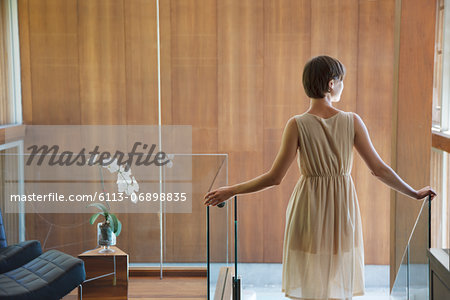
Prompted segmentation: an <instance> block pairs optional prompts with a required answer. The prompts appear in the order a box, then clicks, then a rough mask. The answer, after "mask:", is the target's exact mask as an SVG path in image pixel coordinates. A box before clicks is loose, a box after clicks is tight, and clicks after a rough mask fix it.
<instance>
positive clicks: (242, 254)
mask: <svg viewBox="0 0 450 300" xmlns="http://www.w3.org/2000/svg"><path fill="white" fill-rule="evenodd" d="M217 3H218V8H217V11H218V16H217V22H218V24H217V26H218V37H217V38H218V74H217V80H218V105H219V106H218V109H219V111H218V143H219V146H218V149H219V152H220V153H228V154H229V160H228V162H229V166H228V168H229V184H230V185H231V184H235V183H237V182H241V181H246V180H249V179H251V178H253V177H255V176H258V175H260V174H262V173H263V171H266V170H264V169H263V160H262V150H261V149H263V105H262V102H263V3H262V2H255V1H237V0H236V1H227V2H224V1H217ZM263 196H264V194H261V193H258V194H254V195H240V196H238V202H239V203H238V213H239V215H238V219H239V224H240V225H239V233H238V236H239V244H238V247H239V249H238V258H239V261H260V260H262V259H263V257H262V253H263V230H260V229H258V228H261V227H262V226H263V224H262V221H263V220H262V205H261V198H262V197H263ZM255 199H256V200H255ZM230 202H231V201H230ZM230 204H231V203H230ZM229 218H230V220H229V221H230V224H232V222H233V221H232V220H233V219H234V213H231V215H230V216H229ZM230 229H231V230H232V231H233V232H234V227H233V226H232V227H231V228H230ZM232 238H234V235H233V236H232ZM231 255H232V256H233V257H234V251H232V252H231Z"/></svg>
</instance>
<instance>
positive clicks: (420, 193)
mask: <svg viewBox="0 0 450 300" xmlns="http://www.w3.org/2000/svg"><path fill="white" fill-rule="evenodd" d="M416 194H417V196H416V199H417V200H420V199H422V198H425V197H427V196H431V200H433V198H434V197H436V192H435V191H434V190H433V189H432V188H431V187H430V186H426V187H424V188H421V189H420V190H417V191H416Z"/></svg>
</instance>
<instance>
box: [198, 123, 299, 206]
mask: <svg viewBox="0 0 450 300" xmlns="http://www.w3.org/2000/svg"><path fill="white" fill-rule="evenodd" d="M297 147H298V129H297V121H296V120H295V117H292V118H290V119H289V120H288V122H287V123H286V126H285V128H284V131H283V136H282V138H281V146H280V149H279V151H278V154H277V157H276V158H275V160H274V162H273V164H272V167H271V169H270V170H269V171H268V172H266V173H264V174H262V175H260V176H258V177H255V178H253V179H251V180H248V181H245V182H242V183H238V184H235V185H232V186H225V187H221V188H218V189H217V190H214V191H211V192H209V193H207V194H206V195H205V198H204V199H205V202H204V204H205V205H212V206H216V205H217V204H219V203H221V202H224V201H226V200H228V199H230V198H231V197H233V196H234V195H238V194H247V193H253V192H257V191H260V190H263V189H266V188H269V187H271V186H274V185H278V184H280V183H281V181H282V180H283V178H284V176H285V175H286V172H287V170H288V169H289V166H290V165H291V163H292V161H293V160H294V158H295V155H296V154H297Z"/></svg>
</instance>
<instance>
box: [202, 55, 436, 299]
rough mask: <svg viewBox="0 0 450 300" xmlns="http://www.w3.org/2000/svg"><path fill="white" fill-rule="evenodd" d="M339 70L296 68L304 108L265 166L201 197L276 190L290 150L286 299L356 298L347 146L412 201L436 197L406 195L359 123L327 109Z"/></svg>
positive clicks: (359, 247)
mask: <svg viewBox="0 0 450 300" xmlns="http://www.w3.org/2000/svg"><path fill="white" fill-rule="evenodd" d="M344 77H345V67H344V66H343V65H342V64H341V62H339V61H338V60H337V59H334V58H332V57H329V56H317V57H314V58H312V59H311V60H309V61H308V62H307V63H306V65H305V67H304V70H303V86H304V89H305V92H306V94H307V95H308V97H309V98H310V107H309V109H308V110H307V111H306V112H305V113H303V114H301V115H296V116H293V117H291V118H290V119H289V120H288V122H287V124H286V127H285V129H284V132H283V136H282V142H281V148H280V150H279V152H278V154H277V157H276V159H275V161H274V163H273V165H272V168H271V169H270V170H269V171H268V172H266V173H264V174H262V175H260V176H258V177H256V178H254V179H252V180H249V181H246V182H243V183H239V184H235V185H232V186H226V187H221V188H219V189H217V190H214V191H211V192H209V193H207V194H206V195H205V205H212V206H216V205H217V204H219V203H221V202H224V201H226V200H227V199H229V198H231V197H233V196H234V195H238V194H245V193H251V192H256V191H259V190H262V189H265V188H267V187H270V186H273V185H279V184H280V183H281V181H282V180H283V178H284V176H285V174H286V172H287V170H288V168H289V166H290V165H291V163H292V161H293V160H294V158H295V156H296V154H297V151H298V152H299V156H298V165H299V168H300V172H301V174H302V175H301V176H300V179H299V180H298V182H297V184H296V186H295V188H294V191H293V193H292V195H291V198H290V200H289V204H288V207H287V209H286V227H285V233H284V244H283V281H282V291H283V292H284V293H285V295H286V297H289V298H292V299H350V298H351V297H353V296H359V295H363V294H364V247H363V239H362V229H361V218H360V212H359V206H358V200H357V196H356V191H355V188H354V185H353V181H352V177H351V175H350V172H351V167H352V160H353V157H352V153H353V151H352V150H353V147H354V148H356V150H357V152H358V153H359V154H360V156H361V157H362V158H363V160H364V161H365V163H366V164H367V166H368V167H369V169H370V171H371V172H372V174H373V175H375V176H376V177H377V178H378V179H380V180H381V181H382V182H384V183H385V184H387V185H388V186H390V187H391V188H393V189H395V190H396V191H398V192H400V193H403V194H405V195H407V196H410V197H412V198H415V199H422V198H424V197H426V196H428V195H431V197H432V198H433V197H434V196H435V195H436V193H435V192H434V191H433V189H431V188H430V187H429V186H427V187H424V188H422V189H420V190H414V189H413V188H411V187H410V186H409V185H408V184H407V183H405V182H404V181H403V180H402V179H401V178H400V177H399V176H398V175H397V174H396V173H395V172H394V171H393V170H392V169H391V168H390V167H389V166H388V165H386V164H385V163H384V162H383V160H382V159H381V158H380V157H379V155H378V154H377V152H376V150H375V149H374V147H373V145H372V142H371V140H370V137H369V133H368V131H367V129H366V126H365V125H364V122H363V121H362V120H361V118H360V117H359V116H358V115H357V114H355V113H352V112H344V111H341V110H338V109H336V108H334V107H333V102H338V101H339V100H340V97H341V93H342V90H343V88H344V82H343V80H344Z"/></svg>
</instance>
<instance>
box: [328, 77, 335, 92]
mask: <svg viewBox="0 0 450 300" xmlns="http://www.w3.org/2000/svg"><path fill="white" fill-rule="evenodd" d="M333 88H334V79H331V80H330V81H328V89H329V90H332V89H333Z"/></svg>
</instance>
